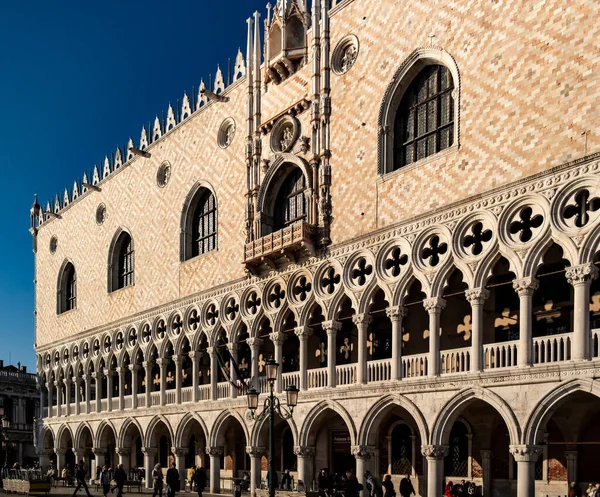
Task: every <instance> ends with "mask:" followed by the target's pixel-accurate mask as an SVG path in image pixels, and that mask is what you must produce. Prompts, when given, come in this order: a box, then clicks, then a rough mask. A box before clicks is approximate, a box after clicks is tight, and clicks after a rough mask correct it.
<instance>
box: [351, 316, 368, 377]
mask: <svg viewBox="0 0 600 497" xmlns="http://www.w3.org/2000/svg"><path fill="white" fill-rule="evenodd" d="M352 322H353V323H354V325H355V326H356V329H357V330H358V344H357V345H358V363H357V364H356V382H357V383H358V384H359V385H364V384H365V383H367V381H368V370H367V360H368V358H367V333H368V331H369V324H371V316H369V315H368V314H367V313H364V314H355V315H354V316H352Z"/></svg>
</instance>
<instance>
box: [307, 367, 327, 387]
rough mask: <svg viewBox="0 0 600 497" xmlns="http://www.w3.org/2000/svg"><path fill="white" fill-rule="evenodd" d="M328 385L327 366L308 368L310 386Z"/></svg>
mask: <svg viewBox="0 0 600 497" xmlns="http://www.w3.org/2000/svg"><path fill="white" fill-rule="evenodd" d="M326 386H327V368H318V369H309V370H308V388H324V387H326Z"/></svg>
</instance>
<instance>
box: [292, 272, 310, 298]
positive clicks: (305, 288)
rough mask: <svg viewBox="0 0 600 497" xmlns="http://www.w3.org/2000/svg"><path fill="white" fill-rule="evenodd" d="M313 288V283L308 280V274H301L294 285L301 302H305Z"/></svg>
mask: <svg viewBox="0 0 600 497" xmlns="http://www.w3.org/2000/svg"><path fill="white" fill-rule="evenodd" d="M311 290H312V284H311V283H310V282H309V281H308V279H307V278H306V276H300V278H298V281H297V282H296V284H295V285H294V296H295V297H297V299H298V300H299V301H300V302H304V301H305V300H306V299H307V297H308V295H309V294H310V292H311Z"/></svg>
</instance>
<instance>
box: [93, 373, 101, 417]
mask: <svg viewBox="0 0 600 497" xmlns="http://www.w3.org/2000/svg"><path fill="white" fill-rule="evenodd" d="M92 376H93V377H94V379H95V380H96V412H98V413H99V412H102V373H101V372H98V373H92Z"/></svg>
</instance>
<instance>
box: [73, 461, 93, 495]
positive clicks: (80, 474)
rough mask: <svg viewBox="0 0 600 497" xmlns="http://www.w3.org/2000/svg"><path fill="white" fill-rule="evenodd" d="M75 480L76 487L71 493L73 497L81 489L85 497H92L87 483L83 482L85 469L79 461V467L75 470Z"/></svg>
mask: <svg viewBox="0 0 600 497" xmlns="http://www.w3.org/2000/svg"><path fill="white" fill-rule="evenodd" d="M75 478H76V479H77V486H76V487H75V491H74V492H73V497H75V496H76V495H77V492H78V491H79V489H80V488H82V487H83V489H84V490H85V493H86V494H87V497H92V496H91V494H90V490H89V488H88V486H87V483H86V482H85V467H84V465H83V461H79V465H77V466H76V468H75Z"/></svg>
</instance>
